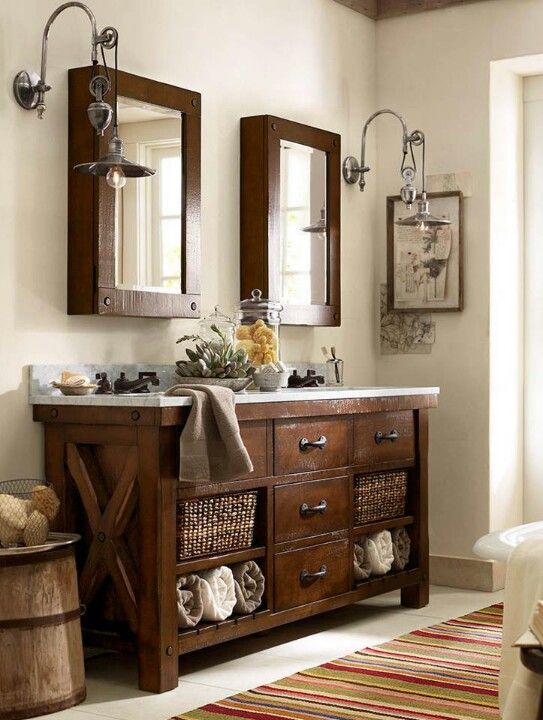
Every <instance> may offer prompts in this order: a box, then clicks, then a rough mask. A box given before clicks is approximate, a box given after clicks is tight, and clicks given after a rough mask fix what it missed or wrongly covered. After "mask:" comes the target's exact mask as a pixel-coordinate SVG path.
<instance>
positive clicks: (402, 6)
mask: <svg viewBox="0 0 543 720" xmlns="http://www.w3.org/2000/svg"><path fill="white" fill-rule="evenodd" d="M481 1H482V0H335V2H338V3H340V4H341V5H346V6H347V7H349V8H351V10H355V11H356V12H359V13H362V15H366V16H367V17H370V18H373V19H374V20H381V19H382V18H388V17H396V16H398V15H408V14H411V13H417V12H425V11H426V10H439V9H441V8H445V7H449V6H451V5H467V4H468V3H473V2H481Z"/></svg>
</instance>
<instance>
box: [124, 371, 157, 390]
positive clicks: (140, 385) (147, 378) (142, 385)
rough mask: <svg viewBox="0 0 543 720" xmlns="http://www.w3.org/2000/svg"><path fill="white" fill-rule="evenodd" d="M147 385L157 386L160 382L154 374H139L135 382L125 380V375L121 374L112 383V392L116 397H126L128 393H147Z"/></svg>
mask: <svg viewBox="0 0 543 720" xmlns="http://www.w3.org/2000/svg"><path fill="white" fill-rule="evenodd" d="M149 383H150V384H151V385H159V384H160V380H159V379H158V378H157V376H156V372H140V373H139V377H138V379H137V380H127V379H126V373H124V372H122V373H121V374H120V377H118V378H117V380H115V382H114V383H113V392H114V393H115V394H116V395H126V394H128V393H148V392H149Z"/></svg>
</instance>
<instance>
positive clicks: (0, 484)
mask: <svg viewBox="0 0 543 720" xmlns="http://www.w3.org/2000/svg"><path fill="white" fill-rule="evenodd" d="M36 485H47V486H50V483H48V482H45V480H27V479H23V480H0V495H13V497H16V498H21V500H30V498H31V497H32V488H34V487H36Z"/></svg>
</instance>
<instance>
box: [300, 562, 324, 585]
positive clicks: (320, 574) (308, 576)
mask: <svg viewBox="0 0 543 720" xmlns="http://www.w3.org/2000/svg"><path fill="white" fill-rule="evenodd" d="M327 575H328V568H327V567H326V565H321V569H320V570H317V572H314V573H311V572H309V570H302V572H301V573H300V582H301V583H302V584H307V583H310V582H311V581H312V580H320V578H325V577H326V576H327Z"/></svg>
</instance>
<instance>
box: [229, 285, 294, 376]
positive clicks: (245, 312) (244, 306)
mask: <svg viewBox="0 0 543 720" xmlns="http://www.w3.org/2000/svg"><path fill="white" fill-rule="evenodd" d="M282 309H283V306H282V305H281V304H280V303H278V302H276V301H275V300H267V299H266V298H263V297H262V291H261V290H253V291H252V293H251V297H250V298H247V299H246V300H242V301H241V303H240V305H239V310H238V321H237V325H236V342H237V347H238V348H239V347H242V348H244V350H245V351H246V352H247V355H248V357H249V362H250V363H251V365H253V367H255V368H259V367H261V366H262V365H275V364H276V363H278V362H279V361H280V354H279V325H280V324H281V310H282Z"/></svg>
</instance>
